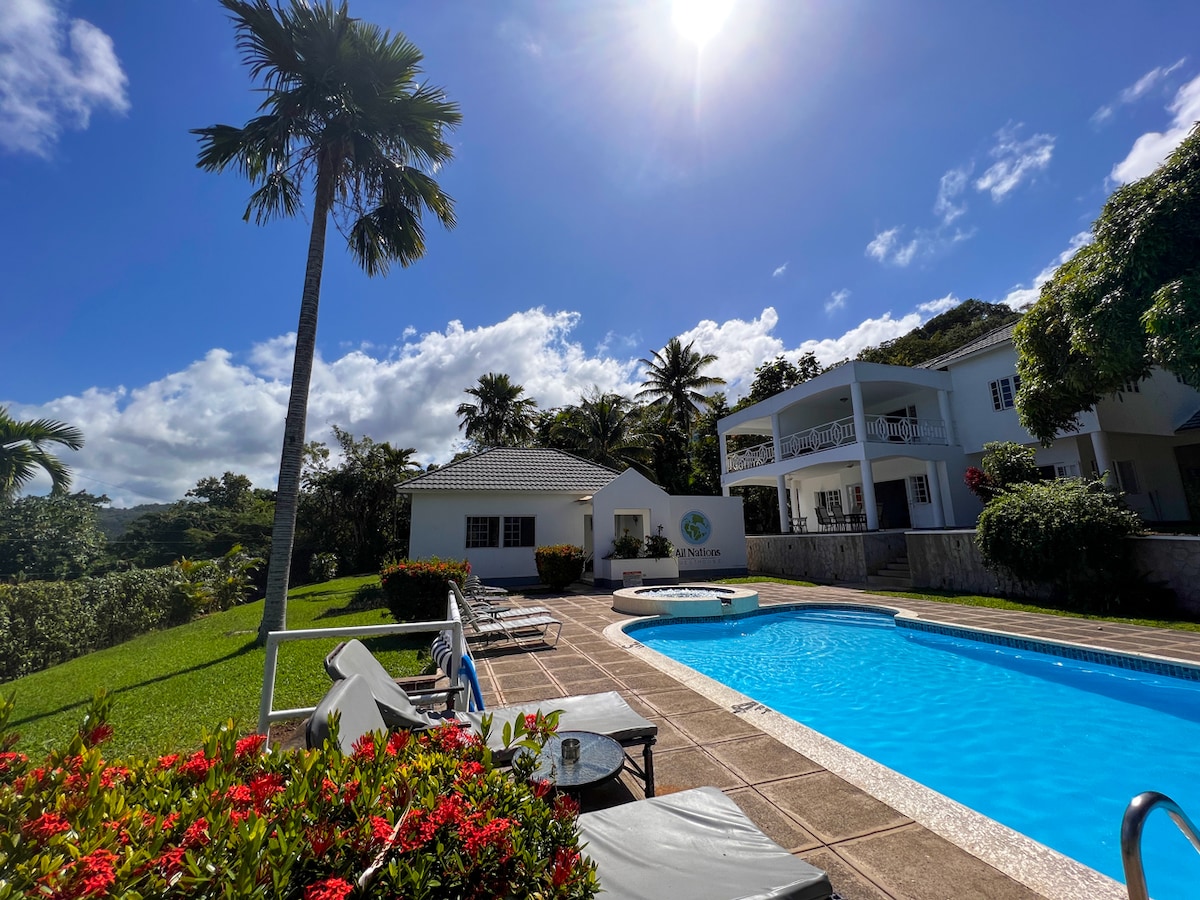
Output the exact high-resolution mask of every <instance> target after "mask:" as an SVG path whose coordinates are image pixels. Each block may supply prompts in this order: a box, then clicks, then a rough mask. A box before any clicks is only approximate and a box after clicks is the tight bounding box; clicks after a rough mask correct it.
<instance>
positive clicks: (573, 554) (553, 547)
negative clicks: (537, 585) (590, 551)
mask: <svg viewBox="0 0 1200 900" xmlns="http://www.w3.org/2000/svg"><path fill="white" fill-rule="evenodd" d="M533 559H534V562H535V563H536V564H537V572H538V578H540V579H541V580H542V583H543V584H548V585H550V587H552V588H554V589H555V590H556V591H561V590H562V589H563V588H565V587H566V586H567V585H569V584H571V583H572V582H574V581H578V580H579V579H580V578H582V577H583V563H584V560H585V556H584V553H583V548H582V547H576V546H575V545H574V544H550V545H548V546H546V547H538V548H537V549H536V550H534V551H533Z"/></svg>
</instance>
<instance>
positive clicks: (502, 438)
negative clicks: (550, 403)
mask: <svg viewBox="0 0 1200 900" xmlns="http://www.w3.org/2000/svg"><path fill="white" fill-rule="evenodd" d="M464 393H467V394H470V395H471V396H472V397H474V398H475V402H474V403H460V404H459V405H458V409H457V410H456V411H455V415H456V416H458V417H459V419H460V423H459V427H460V428H462V429H463V432H464V434H465V435H466V438H467V440H468V441H470V442H471V444H472V446H473V447H474V448H475V449H476V450H486V449H488V448H489V447H524V446H526V445H527V444H528V443H529V442H530V440H531V439H532V438H533V436H534V430H533V426H534V421H535V416H536V414H537V400H535V399H534V398H532V397H524V396H522V394H524V393H525V388H524V387H523V386H522V385H519V384H516V383H515V382H513V381H512V380H511V379H510V378H509V377H508V375H507V374H505V373H503V372H499V373H498V372H488V373H487V374H486V375H480V376H479V381H478V383H477V384H476V385H475V386H474V387H469V388H467V389H466V390H465V391H464Z"/></svg>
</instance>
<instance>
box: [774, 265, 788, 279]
mask: <svg viewBox="0 0 1200 900" xmlns="http://www.w3.org/2000/svg"><path fill="white" fill-rule="evenodd" d="M787 267H788V264H787V263H784V264H783V265H782V266H780V267H779V268H777V269H776V270H775V271H774V272H772V273H771V277H772V278H781V277H783V273H784V272H786V271H787Z"/></svg>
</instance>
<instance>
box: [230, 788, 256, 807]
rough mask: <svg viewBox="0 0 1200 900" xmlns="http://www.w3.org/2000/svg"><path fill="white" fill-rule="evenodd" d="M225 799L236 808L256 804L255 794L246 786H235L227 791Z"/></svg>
mask: <svg viewBox="0 0 1200 900" xmlns="http://www.w3.org/2000/svg"><path fill="white" fill-rule="evenodd" d="M225 799H226V800H228V801H229V802H230V803H232V804H234V805H235V806H249V805H250V804H251V803H253V802H254V794H252V793H251V792H250V788H249V787H247V786H246V785H244V784H235V785H233V786H232V787H230V788H228V789H227V790H226V791H225Z"/></svg>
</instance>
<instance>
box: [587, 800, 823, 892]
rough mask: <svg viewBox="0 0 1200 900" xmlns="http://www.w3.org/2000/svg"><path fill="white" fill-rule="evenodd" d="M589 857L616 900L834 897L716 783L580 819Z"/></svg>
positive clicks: (820, 877)
mask: <svg viewBox="0 0 1200 900" xmlns="http://www.w3.org/2000/svg"><path fill="white" fill-rule="evenodd" d="M579 830H580V832H581V833H582V836H583V837H582V840H583V841H584V842H585V843H586V845H587V846H586V847H584V851H583V852H584V854H585V855H587V856H590V857H591V858H592V859H594V860H595V861H596V867H597V868H596V871H597V874H598V875H599V877H600V888H601V890H602V891H603V893H602V894H601V896H602V897H604V898H611V900H662V898H667V897H686V898H688V900H828V898H829V897H830V896H832V894H833V887H832V886H831V885H830V883H829V876H827V875H826V874H825V873H824V872H822V871H821V870H820V869H818V868H815V867H813V866H810V865H809V864H808V863H806V862H804V860H802V859H797V858H796V857H795V856H792V854H790V853H788V852H787V851H786V850H784V849H783V848H782V847H780V846H779V845H778V844H776V843H775V842H774V841H772V840H771V839H770V838H769V837H767V836H766V835H765V834H763V833H762V832H761V831H759V830H758V828H757V827H756V826H755V824H754V823H753V822H751V821H750V820H749V819H748V818H747V817H746V814H745V813H743V812H742V811H741V810H740V809H739V808H738V806H737V804H736V803H734V802H733V801H732V800H730V799H729V798H728V797H726V796H725V795H724V794H722V793H721V792H720V791H719V790H717V789H716V788H711V787H703V788H694V789H693V790H690V791H682V792H680V793H678V794H668V795H667V796H665V797H655V798H654V799H651V800H640V801H638V802H636V803H626V804H625V805H623V806H614V807H612V808H611V809H604V810H600V811H598V812H590V813H584V814H583V815H581V816H580V817H579Z"/></svg>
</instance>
